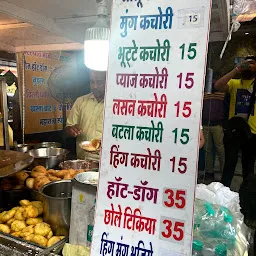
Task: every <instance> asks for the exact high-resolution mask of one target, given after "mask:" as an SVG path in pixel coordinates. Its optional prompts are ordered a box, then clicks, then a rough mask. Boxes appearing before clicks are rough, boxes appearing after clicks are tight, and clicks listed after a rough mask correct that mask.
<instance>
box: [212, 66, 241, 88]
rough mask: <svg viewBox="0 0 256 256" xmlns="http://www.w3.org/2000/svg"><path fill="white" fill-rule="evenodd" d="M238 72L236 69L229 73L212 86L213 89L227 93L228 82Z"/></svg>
mask: <svg viewBox="0 0 256 256" xmlns="http://www.w3.org/2000/svg"><path fill="white" fill-rule="evenodd" d="M239 72H240V70H239V68H238V67H236V68H235V69H233V70H232V71H231V72H229V73H227V74H226V75H225V76H223V77H222V78H220V79H219V80H218V81H217V82H216V83H215V85H214V88H215V89H216V90H218V91H221V92H228V82H229V81H230V80H231V79H232V78H234V77H235V76H236V75H237V74H238V73H239Z"/></svg>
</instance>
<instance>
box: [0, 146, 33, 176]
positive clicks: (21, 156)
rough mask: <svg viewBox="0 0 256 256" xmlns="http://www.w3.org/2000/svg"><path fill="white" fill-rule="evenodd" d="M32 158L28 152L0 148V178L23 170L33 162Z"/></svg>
mask: <svg viewBox="0 0 256 256" xmlns="http://www.w3.org/2000/svg"><path fill="white" fill-rule="evenodd" d="M33 160H34V158H33V157H31V156H30V155H29V154H25V153H21V152H17V151H12V150H0V178H3V177H6V176H9V175H11V174H14V173H16V172H18V171H21V170H23V169H24V168H26V167H27V166H29V165H30V164H31V163H32V162H33Z"/></svg>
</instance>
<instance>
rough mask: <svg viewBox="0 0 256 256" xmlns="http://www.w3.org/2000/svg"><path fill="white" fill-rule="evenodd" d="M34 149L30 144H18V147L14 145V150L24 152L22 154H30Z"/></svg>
mask: <svg viewBox="0 0 256 256" xmlns="http://www.w3.org/2000/svg"><path fill="white" fill-rule="evenodd" d="M32 148H33V146H32V145H29V144H17V145H14V150H15V151H19V152H22V153H28V151H29V150H31V149H32Z"/></svg>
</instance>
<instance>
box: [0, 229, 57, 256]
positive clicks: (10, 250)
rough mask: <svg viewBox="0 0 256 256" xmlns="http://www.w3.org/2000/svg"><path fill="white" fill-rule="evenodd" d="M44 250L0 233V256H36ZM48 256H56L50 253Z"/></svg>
mask: <svg viewBox="0 0 256 256" xmlns="http://www.w3.org/2000/svg"><path fill="white" fill-rule="evenodd" d="M44 250H45V248H42V247H39V246H37V245H34V244H31V243H29V242H25V241H24V240H21V239H19V238H14V237H12V236H10V235H7V234H3V233H1V232H0V256H10V255H12V256H37V255H38V254H39V253H41V252H43V251H44ZM48 255H49V256H57V255H58V254H54V253H50V254H48Z"/></svg>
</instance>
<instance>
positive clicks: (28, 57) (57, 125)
mask: <svg viewBox="0 0 256 256" xmlns="http://www.w3.org/2000/svg"><path fill="white" fill-rule="evenodd" d="M24 57H25V60H24V75H25V90H24V92H25V134H33V133H41V132H49V131H57V130H62V128H63V116H62V115H63V108H64V107H65V106H66V109H67V111H69V110H70V109H71V108H72V104H71V102H70V103H68V104H66V105H65V104H63V103H61V102H59V101H57V100H56V99H55V98H53V96H52V95H51V93H50V88H49V84H48V79H49V77H50V75H51V73H52V72H53V71H54V70H55V69H56V68H57V67H60V66H74V65H75V63H76V62H75V55H74V54H72V53H69V52H61V51H58V52H25V53H24ZM71 86H72V85H71Z"/></svg>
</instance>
